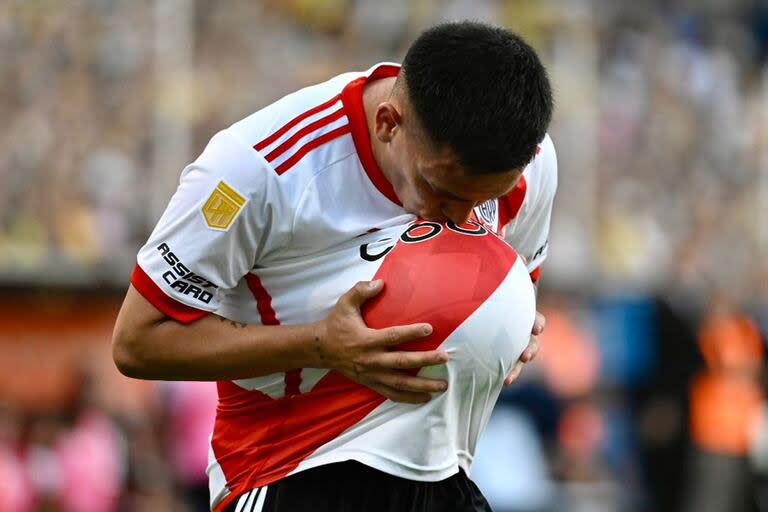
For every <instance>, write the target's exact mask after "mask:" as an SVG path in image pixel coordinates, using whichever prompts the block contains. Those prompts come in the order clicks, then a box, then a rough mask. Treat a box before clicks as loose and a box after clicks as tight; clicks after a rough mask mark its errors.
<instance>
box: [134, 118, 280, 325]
mask: <svg viewBox="0 0 768 512" xmlns="http://www.w3.org/2000/svg"><path fill="white" fill-rule="evenodd" d="M281 196H282V194H281V193H280V189H279V187H278V182H277V180H276V175H275V173H274V172H273V171H272V169H270V168H269V167H268V165H267V163H266V162H264V161H263V159H262V157H261V156H259V155H258V154H257V153H256V151H254V150H253V149H252V148H250V147H249V146H248V145H247V144H245V143H244V142H242V141H241V140H240V139H239V138H238V135H237V134H235V133H233V132H232V130H231V129H229V130H224V131H222V132H219V133H218V134H217V135H215V136H214V137H213V139H211V141H210V143H209V144H208V146H207V147H206V148H205V150H204V151H203V153H202V154H201V155H200V157H199V158H198V159H197V160H196V161H195V162H193V163H192V164H190V165H189V166H187V167H186V168H185V169H184V171H183V172H182V174H181V179H180V182H179V187H178V189H177V190H176V192H175V193H174V195H173V197H172V198H171V200H170V203H169V204H168V207H167V208H166V210H165V212H164V213H163V215H162V217H161V218H160V220H159V221H158V223H157V226H156V227H155V229H154V230H153V232H152V234H151V235H150V237H149V240H148V241H147V243H146V245H144V247H142V248H141V249H140V250H139V254H138V257H137V266H136V267H135V268H134V271H133V273H132V275H131V283H132V284H133V286H134V287H135V288H136V289H137V290H138V291H139V293H141V294H142V295H143V296H144V297H145V298H146V299H147V300H149V301H150V302H151V303H152V304H153V305H154V306H155V307H156V308H158V309H159V310H160V311H162V312H163V313H165V314H166V315H168V316H170V317H171V318H174V319H175V320H177V321H179V322H182V323H189V322H192V321H194V320H197V319H199V318H201V317H202V316H205V315H206V314H208V313H209V312H214V311H216V310H217V309H218V308H219V304H220V298H221V295H222V294H223V293H225V292H226V291H227V290H230V289H232V288H234V287H235V286H236V285H237V284H238V282H239V281H240V280H241V279H242V277H243V276H244V275H245V274H246V273H248V272H249V270H250V269H251V268H253V266H254V265H255V264H257V263H258V261H259V260H260V258H262V257H263V256H264V254H266V253H268V252H269V251H270V250H273V249H275V248H277V247H279V246H280V245H281V244H283V243H285V240H286V237H287V236H288V235H289V233H290V226H291V223H292V219H291V218H290V214H289V212H287V211H286V208H285V207H284V206H283V202H284V201H283V199H282V197H281Z"/></svg>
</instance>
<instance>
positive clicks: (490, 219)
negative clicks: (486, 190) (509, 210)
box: [475, 199, 497, 226]
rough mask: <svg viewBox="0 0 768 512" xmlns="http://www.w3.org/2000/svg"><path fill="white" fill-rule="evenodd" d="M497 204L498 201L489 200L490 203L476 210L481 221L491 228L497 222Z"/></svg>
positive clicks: (487, 202)
mask: <svg viewBox="0 0 768 512" xmlns="http://www.w3.org/2000/svg"><path fill="white" fill-rule="evenodd" d="M496 203H497V201H496V200H495V199H489V200H488V201H486V202H484V203H483V204H481V205H480V206H478V207H477V208H475V210H476V211H477V214H478V215H479V216H480V220H482V221H483V222H485V223H486V224H488V225H489V226H493V224H494V223H495V222H496V211H497V206H496Z"/></svg>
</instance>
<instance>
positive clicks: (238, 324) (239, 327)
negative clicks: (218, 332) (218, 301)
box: [216, 315, 248, 329]
mask: <svg viewBox="0 0 768 512" xmlns="http://www.w3.org/2000/svg"><path fill="white" fill-rule="evenodd" d="M216 316H217V317H219V321H220V322H229V325H231V326H232V327H235V328H238V329H242V328H243V327H248V324H246V323H243V322H235V321H234V320H230V319H229V318H224V317H223V316H220V315H216Z"/></svg>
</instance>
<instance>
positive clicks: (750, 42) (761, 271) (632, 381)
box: [0, 0, 768, 512]
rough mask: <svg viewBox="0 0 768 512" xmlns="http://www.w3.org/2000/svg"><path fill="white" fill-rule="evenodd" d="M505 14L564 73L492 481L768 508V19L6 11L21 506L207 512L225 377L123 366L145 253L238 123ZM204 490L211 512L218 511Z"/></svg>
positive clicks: (555, 73) (623, 506)
mask: <svg viewBox="0 0 768 512" xmlns="http://www.w3.org/2000/svg"><path fill="white" fill-rule="evenodd" d="M456 18H475V19H484V20H490V21H493V22H495V23H498V24H502V25H505V26H508V27H510V28H512V29H513V30H515V31H517V32H519V33H521V34H522V35H523V36H525V37H526V38H528V39H529V41H530V42H531V43H532V44H533V45H534V46H535V47H536V48H537V49H538V50H539V52H540V53H541V55H542V58H543V60H544V61H545V63H546V64H547V66H548V67H549V70H550V72H551V77H552V80H553V83H554V86H555V91H556V99H557V110H556V115H555V119H554V122H553V124H552V128H551V134H552V136H553V139H554V140H555V143H556V146H557V149H558V156H559V163H560V185H559V191H558V196H557V200H556V204H555V212H554V219H553V226H552V233H551V240H550V242H551V250H550V258H549V260H548V261H547V263H546V264H545V267H544V272H543V278H542V288H541V290H540V304H541V309H542V310H543V311H544V312H545V313H546V314H547V319H548V325H547V330H546V332H545V334H544V335H543V336H542V339H541V347H542V348H541V352H540V354H539V356H538V357H537V359H536V362H535V363H534V364H532V365H529V366H528V367H527V368H526V369H525V371H524V373H523V377H522V378H521V379H520V380H519V381H518V383H516V384H515V385H514V386H513V387H512V388H510V389H508V390H506V391H505V392H504V393H503V395H502V398H501V400H500V404H499V405H498V407H497V411H496V414H495V416H494V419H493V421H492V423H491V425H490V426H489V429H488V431H487V433H486V435H485V437H484V439H483V444H482V446H481V448H480V450H479V453H478V456H477V462H476V467H475V470H474V471H475V472H474V477H475V478H476V480H477V481H478V483H479V484H480V486H481V488H483V489H484V490H485V492H486V494H487V495H488V496H489V498H490V500H491V501H492V503H493V504H494V506H495V509H496V510H497V511H500V512H510V511H550V510H558V511H582V510H583V511H614V510H617V511H618V510H621V511H624V510H662V511H663V510H685V511H687V510H696V511H729V512H731V511H742V510H744V511H749V510H768V493H766V491H767V490H768V487H766V479H765V474H766V471H768V426H767V425H768V423H766V420H765V419H764V417H763V408H764V400H765V374H764V366H765V364H764V361H765V344H764V342H765V339H766V333H768V220H767V219H768V67H766V58H767V57H768V4H766V3H765V2H758V1H752V0H707V1H704V0H701V1H694V0H690V1H681V0H677V1H669V0H668V1H660V0H659V1H645V2H637V1H632V0H613V1H611V0H562V1H555V0H510V1H493V0H415V1H406V0H389V1H388V2H379V1H377V0H285V1H278V0H263V1H255V0H251V1H246V0H230V1H227V2H208V1H204V0H197V1H193V0H137V1H128V0H72V1H66V2H64V1H54V0H49V1H44V0H27V1H24V0H4V1H1V2H0V120H2V123H1V124H0V510H3V511H4V510H9V511H15V512H26V511H31V510H44V511H93V512H100V511H112V510H130V511H133V510H136V511H158V510H204V509H205V506H204V503H205V498H204V497H202V498H201V496H204V495H205V480H204V476H203V474H202V469H203V467H204V464H205V456H206V453H205V451H206V445H207V434H208V429H209V428H210V421H211V414H212V410H213V403H214V401H215V392H214V390H213V388H212V385H211V384H190V383H147V382H138V381H131V380H129V379H126V378H123V377H121V376H120V375H119V374H118V373H117V371H116V370H115V369H114V365H113V364H112V362H111V358H110V350H109V340H110V333H111V327H112V323H113V321H114V317H115V314H116V311H117V308H118V307H119V304H120V301H121V299H122V295H123V293H124V291H125V288H126V284H127V281H128V274H129V272H130V269H131V268H132V265H133V261H134V257H135V254H136V251H137V249H138V247H139V246H140V245H141V244H142V243H143V241H144V240H145V238H146V237H147V235H148V233H149V231H150V229H151V227H152V226H153V224H154V222H155V220H156V219H157V218H158V216H159V213H160V212H161V210H162V208H163V207H164V205H165V203H166V201H167V199H168V197H169V196H170V193H171V191H172V190H173V189H174V187H175V183H176V181H177V179H178V173H179V172H180V170H181V168H182V167H183V166H184V165H185V164H186V163H187V162H189V161H190V160H191V159H193V158H194V157H195V156H196V155H197V154H198V153H199V152H200V151H201V149H202V148H203V147H204V145H205V143H206V142H207V140H208V139H209V138H210V136H211V135H212V134H213V133H215V132H216V131H217V130H218V129H219V128H221V127H223V126H226V125H228V124H229V123H231V122H233V121H235V120H237V119H239V118H241V117H243V116H244V115H246V114H247V113H250V112H252V111H254V110H256V109H258V108H259V107H260V106H261V105H264V104H266V103H268V102H270V101H272V100H275V99H277V98H278V97H280V96H281V95H283V94H285V93H288V92H290V91H292V90H294V89H296V88H298V87H300V86H302V85H305V84H309V83H313V82H317V81H322V80H325V79H326V78H327V77H329V76H331V75H334V74H336V73H339V72H342V71H347V70H350V69H360V70H362V69H366V68H368V67H369V66H370V65H371V64H372V63H374V62H377V61H380V60H398V59H399V58H401V57H402V54H403V52H404V50H405V48H407V45H408V43H409V42H410V41H411V40H412V38H413V37H414V36H415V34H417V33H418V32H419V30H420V29H422V28H423V27H425V26H427V25H429V24H431V23H433V22H437V21H441V20H448V19H456ZM201 503H202V506H201Z"/></svg>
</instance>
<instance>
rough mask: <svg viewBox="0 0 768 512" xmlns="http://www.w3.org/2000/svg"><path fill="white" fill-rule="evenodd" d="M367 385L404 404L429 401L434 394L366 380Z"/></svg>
mask: <svg viewBox="0 0 768 512" xmlns="http://www.w3.org/2000/svg"><path fill="white" fill-rule="evenodd" d="M365 385H366V386H368V387H369V388H371V389H372V390H374V391H376V392H377V393H378V394H380V395H382V396H383V397H385V398H389V399H390V400H392V401H393V402H401V403H404V404H423V403H426V402H429V401H430V400H431V399H432V395H430V394H429V393H411V392H408V391H401V390H399V389H395V388H391V387H389V386H386V385H384V384H376V383H373V382H366V383H365Z"/></svg>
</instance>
